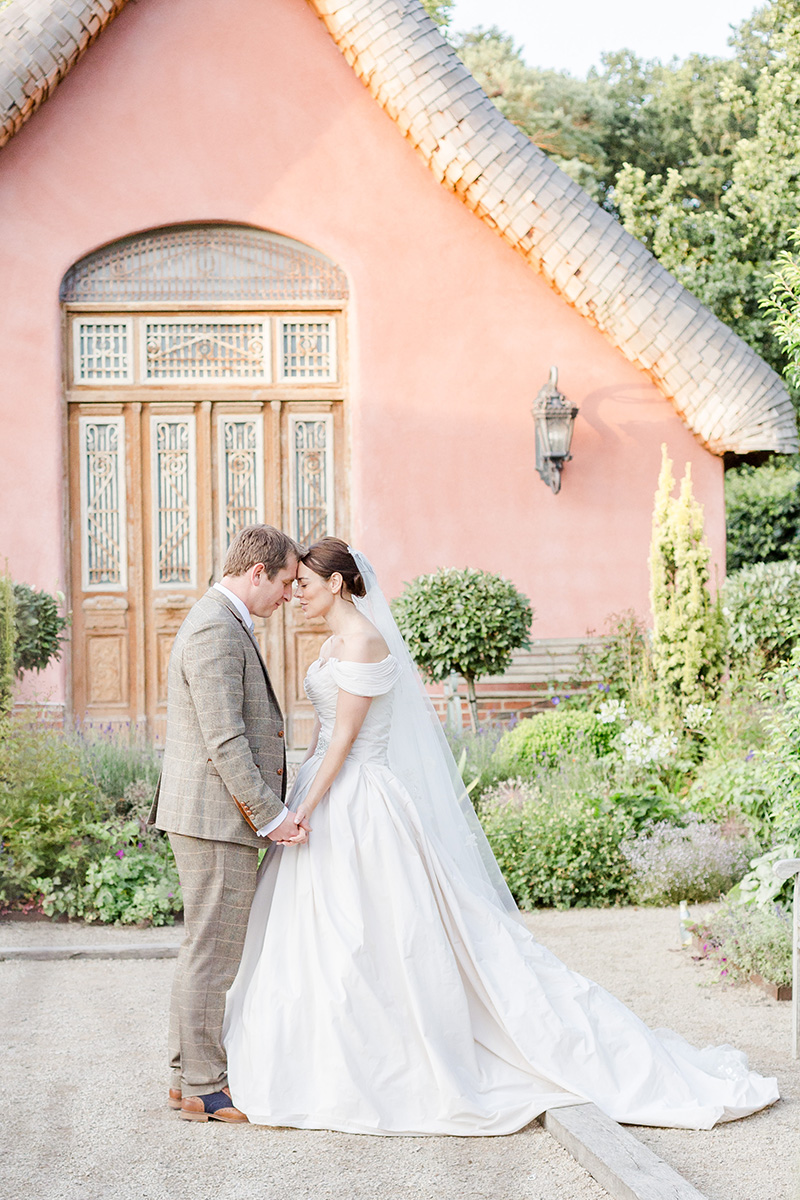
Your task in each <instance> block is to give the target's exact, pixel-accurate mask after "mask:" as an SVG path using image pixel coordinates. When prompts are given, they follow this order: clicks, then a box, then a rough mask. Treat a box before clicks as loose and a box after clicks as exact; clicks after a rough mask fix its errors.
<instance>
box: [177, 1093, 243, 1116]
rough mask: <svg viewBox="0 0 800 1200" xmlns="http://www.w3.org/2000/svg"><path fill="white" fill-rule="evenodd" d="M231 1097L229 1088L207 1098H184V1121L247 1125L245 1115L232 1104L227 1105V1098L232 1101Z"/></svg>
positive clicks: (182, 1102) (182, 1109) (182, 1110)
mask: <svg viewBox="0 0 800 1200" xmlns="http://www.w3.org/2000/svg"><path fill="white" fill-rule="evenodd" d="M230 1096H231V1094H230V1092H229V1090H228V1089H227V1088H223V1089H222V1091H221V1092H211V1093H210V1094H209V1095H207V1096H184V1097H183V1099H182V1100H181V1112H180V1115H181V1117H182V1118H183V1120H184V1121H227V1122H228V1124H230V1125H246V1124H247V1117H246V1116H245V1115H244V1113H243V1112H240V1111H239V1109H238V1108H234V1106H233V1105H232V1104H226V1102H225V1098H226V1097H227V1099H228V1100H230Z"/></svg>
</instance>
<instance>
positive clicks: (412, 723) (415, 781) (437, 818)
mask: <svg viewBox="0 0 800 1200" xmlns="http://www.w3.org/2000/svg"><path fill="white" fill-rule="evenodd" d="M348 548H349V550H350V553H351V554H352V555H353V557H354V559H355V561H356V566H357V567H358V569H359V571H360V572H361V576H362V579H363V580H364V585H365V587H366V592H367V594H366V596H363V597H354V603H355V606H356V608H358V610H359V611H360V612H362V613H363V614H364V615H365V616H366V617H367V618H368V619H369V620H370V621H371V622H372V623H373V625H375V627H376V628H377V629H378V631H379V632H380V634H381V636H382V637H383V639H384V641H385V642H386V644H387V646H388V647H389V651H390V653H391V654H393V655H394V657H395V658H396V659H397V661H398V663H399V664H400V668H401V671H400V678H399V680H398V682H397V684H396V685H395V695H394V707H393V709H392V725H391V733H390V737H389V765H390V766H391V768H392V770H393V771H394V773H395V775H397V777H398V779H400V780H401V782H402V783H403V785H404V786H405V788H406V790H407V791H408V793H409V795H410V796H411V798H412V800H413V801H414V804H415V806H416V809H417V812H418V813H419V817H420V820H421V822H422V826H423V828H424V830H425V832H426V835H427V837H428V838H429V839H430V841H431V844H432V845H433V846H435V848H436V850H437V852H438V853H439V855H440V856H441V857H442V858H443V859H445V860H446V861H447V863H448V865H449V868H450V871H451V872H456V873H457V874H458V875H459V876H460V877H461V879H462V880H463V882H464V884H465V885H466V887H467V888H468V889H469V891H470V892H471V893H472V894H474V895H480V896H483V897H485V898H486V899H488V900H490V901H492V902H493V903H495V904H497V905H499V906H500V907H501V908H502V909H503V910H504V911H505V912H506V913H511V914H513V915H514V916H516V917H519V911H518V909H517V906H516V904H515V903H514V898H513V896H512V895H511V892H510V891H509V890H508V885H507V884H506V881H505V879H504V878H503V876H502V873H501V871H500V868H499V867H498V865H497V862H496V861H495V857H494V855H493V854H492V851H491V847H490V846H489V843H488V841H487V840H486V835H485V833H484V832H483V829H482V828H481V825H480V822H479V820H478V818H477V816H476V814H475V809H474V808H473V806H472V801H471V800H470V798H469V795H468V794H467V791H466V788H465V787H464V783H463V781H462V779H461V775H460V773H459V770H458V767H457V765H456V762H455V759H454V758H453V755H452V753H451V751H450V747H449V745H448V743H447V738H446V737H445V734H444V730H443V729H442V725H441V722H440V721H439V718H438V717H437V715H436V712H435V710H434V707H433V704H432V703H431V700H430V697H429V696H428V694H427V692H426V691H425V688H424V686H423V683H422V680H421V678H420V674H419V671H418V670H417V668H416V665H415V664H414V660H413V659H412V657H411V654H410V651H409V649H408V646H406V643H405V641H404V640H403V635H402V634H401V633H400V630H399V629H398V627H397V622H396V621H395V619H394V617H393V616H392V611H391V609H390V607H389V604H388V601H387V600H386V597H385V596H384V594H383V592H382V591H381V589H380V587H379V585H378V580H377V577H376V575H375V571H374V569H373V567H372V564H371V563H370V562H369V561H368V559H367V558H365V556H364V555H363V554H361V553H360V552H359V551H358V550H354V549H353V548H352V547H348Z"/></svg>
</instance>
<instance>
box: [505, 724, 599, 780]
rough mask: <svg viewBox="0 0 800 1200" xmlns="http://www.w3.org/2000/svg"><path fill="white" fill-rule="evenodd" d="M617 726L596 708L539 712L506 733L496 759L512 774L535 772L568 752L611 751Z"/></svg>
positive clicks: (554, 762)
mask: <svg viewBox="0 0 800 1200" xmlns="http://www.w3.org/2000/svg"><path fill="white" fill-rule="evenodd" d="M615 733H616V731H615V729H614V728H613V726H611V725H603V724H601V722H600V721H599V720H598V719H597V716H596V715H595V714H594V713H592V712H581V711H579V710H577V711H576V710H574V709H566V710H565V711H564V712H561V711H559V710H555V711H554V712H544V713H538V714H537V715H536V716H535V717H528V718H527V720H524V721H520V722H519V724H518V725H517V726H516V727H515V728H514V729H510V730H509V731H508V733H505V734H503V737H502V738H501V740H500V744H499V745H498V747H497V754H496V759H497V761H498V763H499V764H501V766H502V768H503V769H504V771H505V772H506V775H507V776H511V775H535V774H536V773H537V772H538V771H541V769H542V767H554V766H556V765H557V764H558V762H559V760H560V759H561V757H562V756H563V755H565V754H583V755H587V754H588V755H594V756H598V755H602V754H608V752H609V751H610V749H611V746H612V743H613V741H614V736H615Z"/></svg>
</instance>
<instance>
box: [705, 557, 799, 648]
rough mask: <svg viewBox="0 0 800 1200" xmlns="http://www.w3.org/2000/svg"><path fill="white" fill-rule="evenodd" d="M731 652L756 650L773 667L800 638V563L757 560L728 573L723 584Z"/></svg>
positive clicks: (724, 610)
mask: <svg viewBox="0 0 800 1200" xmlns="http://www.w3.org/2000/svg"><path fill="white" fill-rule="evenodd" d="M721 596H722V604H723V612H724V614H725V617H726V618H727V621H728V638H729V644H730V648H731V651H732V652H733V653H734V654H736V655H738V656H740V657H746V656H747V655H752V654H754V653H756V654H758V655H760V656H762V657H763V659H764V661H765V662H766V663H767V664H769V665H771V666H774V665H776V664H777V663H778V662H781V661H782V660H783V659H785V658H787V657H788V656H789V654H790V653H791V650H792V647H793V646H794V645H795V643H796V642H797V641H798V639H799V638H800V563H798V562H794V561H787V562H771V563H754V564H753V565H752V566H749V567H742V569H741V570H740V571H736V572H734V573H733V574H731V575H729V576H728V578H727V579H726V580H725V583H724V584H723V587H722V592H721Z"/></svg>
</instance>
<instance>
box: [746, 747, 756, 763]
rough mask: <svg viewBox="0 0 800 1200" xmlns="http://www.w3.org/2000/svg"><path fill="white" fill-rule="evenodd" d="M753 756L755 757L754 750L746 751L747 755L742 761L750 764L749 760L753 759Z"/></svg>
mask: <svg viewBox="0 0 800 1200" xmlns="http://www.w3.org/2000/svg"><path fill="white" fill-rule="evenodd" d="M755 756H756V752H755V750H748V751H747V754H746V755H745V758H744V761H745V762H750V760H751V759H752V758H755Z"/></svg>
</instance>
